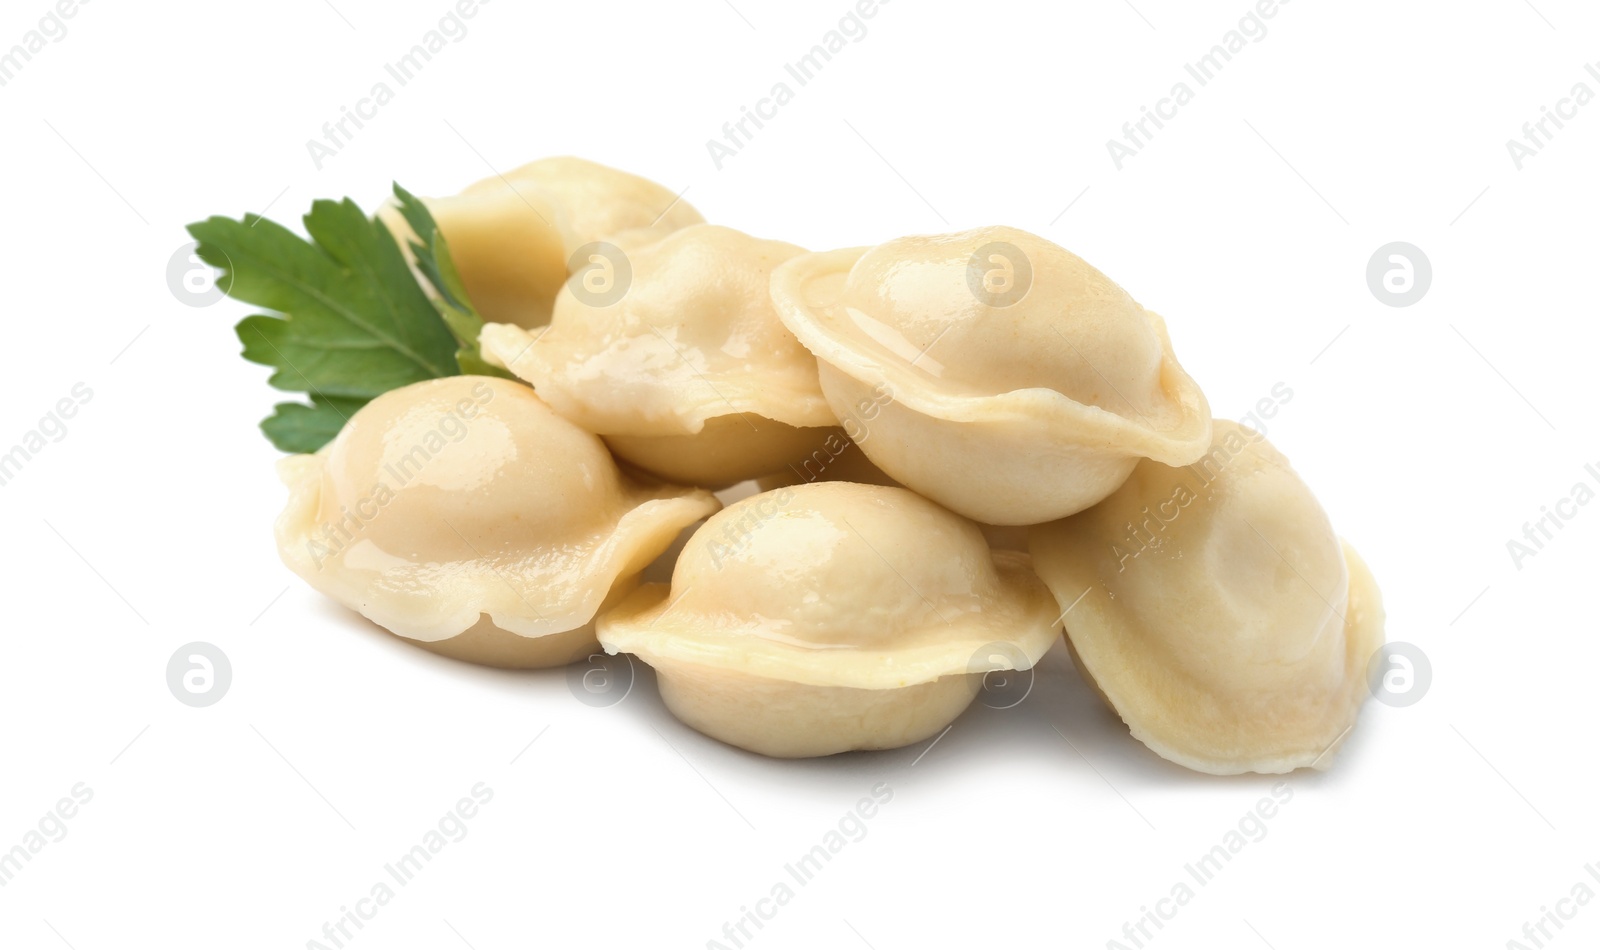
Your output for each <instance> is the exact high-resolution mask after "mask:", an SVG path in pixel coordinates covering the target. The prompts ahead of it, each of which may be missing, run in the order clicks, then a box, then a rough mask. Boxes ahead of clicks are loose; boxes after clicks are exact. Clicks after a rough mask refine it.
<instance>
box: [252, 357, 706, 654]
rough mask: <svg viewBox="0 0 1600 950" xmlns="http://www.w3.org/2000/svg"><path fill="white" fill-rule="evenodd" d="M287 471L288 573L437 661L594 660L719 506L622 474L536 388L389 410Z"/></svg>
mask: <svg viewBox="0 0 1600 950" xmlns="http://www.w3.org/2000/svg"><path fill="white" fill-rule="evenodd" d="M279 471H280V474H281V475H282V477H283V480H284V482H285V484H287V486H288V488H289V503H288V506H287V507H286V508H285V509H284V511H283V514H282V515H281V516H280V517H279V519H278V524H277V540H278V551H279V554H280V555H281V556H282V558H283V561H284V563H285V564H286V565H288V567H289V568H290V569H291V570H293V571H294V572H295V573H296V574H299V575H300V576H301V577H302V578H304V579H305V581H306V582H307V583H309V584H310V585H311V586H312V587H314V588H316V589H317V590H319V591H321V592H322V593H324V594H327V595H328V596H329V597H331V598H333V599H334V600H336V601H338V602H339V603H341V604H344V605H345V606H346V607H349V608H351V609H352V610H356V611H359V612H360V613H361V614H362V615H363V616H365V617H367V618H368V619H370V620H372V621H373V622H375V623H377V624H378V625H379V626H382V627H384V628H385V629H387V630H389V631H391V632H393V633H395V634H396V635H398V636H401V637H404V638H406V639H408V640H411V641H413V642H415V643H417V644H418V645H420V646H423V647H425V648H426V649H429V650H432V651H434V652H436V653H441V654H444V655H446V656H453V657H457V658H459V659H463V660H468V661H471V662H474V663H482V664H485V665H489V666H500V667H523V668H529V667H544V666H559V665H564V664H566V663H569V662H572V661H573V660H575V659H577V658H579V657H580V656H584V655H587V654H588V653H590V652H593V650H594V649H596V648H597V647H596V644H595V640H594V620H595V617H596V615H597V614H598V613H599V612H600V611H601V610H602V609H604V608H606V607H608V606H610V605H611V604H613V603H615V602H617V601H618V600H620V599H621V598H622V597H623V596H624V595H626V594H627V593H629V592H630V591H631V590H632V589H633V588H634V587H635V586H636V585H637V583H638V574H639V572H640V571H641V570H643V569H644V567H645V566H646V565H647V564H648V563H649V562H650V561H651V560H652V559H653V558H655V557H656V556H657V555H659V554H660V553H661V552H662V551H664V550H666V548H667V546H668V545H670V544H671V543H672V541H673V539H674V538H675V537H676V536H677V534H678V532H679V531H680V530H681V529H682V528H684V527H685V526H687V525H690V524H692V523H694V522H695V521H697V520H698V519H700V518H703V517H705V516H707V515H709V514H711V513H712V512H714V511H716V510H717V508H719V507H720V505H719V504H718V502H717V501H716V499H715V498H714V497H713V496H712V495H710V494H709V493H707V492H704V491H698V490H694V489H688V488H679V487H677V486H671V485H664V484H661V483H658V482H654V481H642V480H638V479H634V478H631V477H629V476H627V475H624V474H623V473H622V472H620V471H619V470H618V468H617V466H616V464H615V463H614V462H613V461H612V459H611V456H610V455H609V454H608V453H607V452H606V449H605V446H604V445H603V444H601V442H600V440H599V439H598V438H596V437H595V436H593V435H591V434H589V433H587V432H584V431H582V430H581V429H579V428H577V427H576V426H574V425H572V424H571V423H569V422H567V421H566V420H564V419H562V418H561V417H560V416H558V415H556V414H555V413H554V412H552V411H551V410H550V408H549V407H548V406H546V405H545V404H544V403H543V402H542V401H541V400H540V399H539V397H538V396H536V395H535V394H534V392H533V390H531V389H529V388H528V387H527V386H525V385H523V384H521V383H517V382H512V381H509V380H502V379H493V378H489V377H482V376H454V377H449V378H445V379H435V380H429V381H427V382H421V383H414V384H412V385H410V386H406V387H404V388H401V389H397V390H393V391H391V392H389V393H386V394H384V395H382V396H379V397H378V398H377V399H375V400H373V401H372V402H371V403H369V404H367V405H366V406H365V407H363V408H362V409H361V410H360V411H358V412H357V413H356V414H355V415H354V416H352V417H351V418H350V420H349V421H348V422H347V423H346V425H345V426H344V428H343V430H342V431H341V432H340V433H339V435H338V436H337V437H336V438H335V439H334V440H333V441H332V442H330V443H329V444H328V446H327V447H326V448H324V449H323V450H322V451H320V452H317V453H316V454H314V455H296V456H290V457H288V458H286V459H284V460H283V461H282V462H281V463H280V469H279Z"/></svg>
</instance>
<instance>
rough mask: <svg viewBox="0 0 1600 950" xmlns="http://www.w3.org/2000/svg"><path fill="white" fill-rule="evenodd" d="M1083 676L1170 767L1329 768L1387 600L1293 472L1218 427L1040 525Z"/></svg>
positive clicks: (1041, 555)
mask: <svg viewBox="0 0 1600 950" xmlns="http://www.w3.org/2000/svg"><path fill="white" fill-rule="evenodd" d="M1031 549H1032V551H1033V557H1034V566H1035V568H1037V570H1038V572H1039V575H1040V576H1041V577H1043V578H1044V580H1045V583H1047V584H1049V585H1050V589H1051V590H1052V591H1054V592H1055V595H1056V598H1057V600H1059V601H1060V602H1061V605H1062V607H1063V608H1064V609H1066V610H1067V613H1066V630H1067V639H1068V642H1069V644H1070V645H1071V646H1072V648H1073V652H1074V656H1075V658H1076V660H1077V663H1078V669H1079V670H1080V671H1081V672H1082V673H1083V675H1084V676H1085V677H1086V678H1087V679H1089V681H1090V682H1091V683H1093V684H1094V685H1095V686H1096V687H1097V688H1098V690H1099V691H1100V694H1101V696H1102V697H1104V698H1105V700H1106V701H1107V702H1108V703H1109V704H1110V705H1111V707H1112V709H1114V710H1115V711H1116V712H1117V714H1118V715H1120V716H1121V717H1122V719H1123V721H1124V722H1126V723H1127V724H1128V726H1129V728H1130V729H1131V730H1132V731H1133V735H1134V736H1135V737H1136V738H1138V739H1139V740H1141V741H1142V742H1144V743H1145V744H1146V745H1148V746H1149V747H1150V748H1151V749H1153V750H1155V752H1156V753H1157V754H1159V755H1161V756H1162V757H1163V758H1166V759H1170V760H1171V761H1173V762H1177V763H1178V764H1180V765H1185V766H1188V767H1189V768H1191V769H1196V770H1198V771H1201V772H1211V773H1214V774H1219V775H1231V774H1235V773H1240V772H1288V771H1291V770H1293V769H1297V768H1302V767H1306V766H1310V767H1314V768H1326V767H1327V766H1328V765H1329V764H1330V762H1331V761H1332V754H1333V752H1334V750H1335V748H1336V747H1337V746H1338V745H1339V744H1340V742H1342V741H1343V739H1344V737H1345V735H1346V734H1347V733H1348V732H1349V731H1350V729H1351V728H1352V727H1353V726H1354V725H1355V721H1356V714H1357V712H1358V711H1359V709H1360V707H1361V702H1362V700H1363V699H1364V698H1365V697H1366V694H1367V689H1368V687H1367V679H1366V671H1367V664H1368V662H1369V660H1370V659H1371V657H1372V655H1373V653H1374V652H1375V651H1376V650H1377V649H1378V648H1379V647H1380V646H1382V644H1383V604H1382V601H1381V600H1380V598H1379V593H1378V588H1377V585H1376V583H1375V582H1374V581H1373V578H1372V575H1371V574H1370V573H1369V572H1368V571H1367V568H1366V565H1365V564H1363V563H1362V561H1361V559H1360V558H1359V557H1358V556H1357V555H1356V553H1355V551H1354V550H1353V549H1351V548H1350V547H1349V546H1348V545H1346V544H1344V543H1343V542H1342V541H1340V539H1339V537H1338V535H1336V534H1334V531H1333V527H1332V525H1330V524H1329V523H1328V516H1327V515H1326V514H1325V513H1324V512H1323V510H1322V507H1321V506H1320V505H1318V504H1317V500H1316V498H1314V497H1313V496H1312V494H1311V491H1310V490H1309V489H1308V488H1306V486H1305V484H1304V483H1303V482H1302V481H1300V478H1299V476H1297V475H1296V474H1295V472H1294V470H1293V469H1292V468H1290V467H1289V462H1288V460H1287V459H1285V458H1284V457H1283V456H1282V455H1281V454H1279V453H1278V451H1277V450H1276V449H1274V448H1273V447H1272V446H1271V445H1270V444H1268V443H1267V441H1266V439H1265V438H1263V437H1262V436H1261V435H1260V434H1259V433H1256V432H1254V431H1253V430H1250V429H1247V428H1245V427H1243V426H1240V425H1237V424H1235V423H1232V422H1225V421H1221V420H1218V421H1217V423H1216V441H1215V442H1214V443H1213V444H1212V446H1211V449H1210V452H1209V453H1208V454H1207V455H1205V456H1203V457H1202V458H1201V459H1200V460H1199V461H1198V462H1196V463H1194V464H1193V465H1190V466H1187V467H1185V468H1169V467H1168V466H1165V465H1161V464H1159V463H1156V462H1149V461H1146V462H1141V463H1139V466H1138V467H1137V468H1136V469H1134V472H1133V475H1132V476H1131V477H1130V478H1129V479H1128V481H1127V483H1126V484H1124V485H1123V486H1122V487H1121V488H1119V489H1118V490H1117V491H1116V492H1115V493H1114V494H1112V495H1111V497H1110V498H1107V499H1106V500H1105V501H1103V502H1101V503H1100V504H1099V505H1096V506H1095V507H1093V508H1091V509H1089V510H1088V511H1085V512H1083V513H1082V514H1079V515H1075V516H1073V517H1071V518H1067V519H1064V520H1062V521H1058V522H1055V523H1053V524H1048V525H1041V526H1039V527H1036V528H1034V529H1033V530H1032V533H1031Z"/></svg>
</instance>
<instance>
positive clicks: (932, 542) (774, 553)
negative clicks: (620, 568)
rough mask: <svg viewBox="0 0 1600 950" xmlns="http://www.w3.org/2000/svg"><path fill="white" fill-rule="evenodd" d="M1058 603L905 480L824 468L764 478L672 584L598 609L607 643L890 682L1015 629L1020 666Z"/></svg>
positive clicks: (704, 537) (798, 676) (688, 558)
mask: <svg viewBox="0 0 1600 950" xmlns="http://www.w3.org/2000/svg"><path fill="white" fill-rule="evenodd" d="M1056 613H1057V608H1055V606H1054V601H1053V600H1052V599H1051V598H1050V596H1049V592H1048V591H1047V590H1046V589H1045V588H1044V586H1043V585H1042V584H1041V583H1040V582H1039V580H1038V578H1037V577H1035V576H1034V574H1033V572H1032V571H1031V569H1030V568H1029V562H1028V557H1027V555H1025V554H1022V553H1021V552H1014V551H1000V552H991V551H990V550H989V547H988V545H987V544H985V543H984V540H983V536H982V534H981V533H979V531H978V529H977V527H976V526H975V525H973V524H972V523H971V522H969V521H967V520H966V519H964V518H961V517H958V516H956V515H953V514H951V513H950V512H948V511H946V510H944V509H942V508H940V507H939V506H937V505H934V504H933V503H931V502H929V501H927V500H926V499H924V498H921V497H919V496H917V495H915V494H913V493H912V492H909V491H906V490H904V489H900V488H889V487H883V486H876V485H856V484H851V483H847V482H823V483H815V484H808V485H799V486H795V487H793V488H780V489H778V490H776V491H771V492H764V493H762V494H759V495H755V496H752V497H751V498H747V499H745V500H744V501H741V502H738V503H736V504H734V505H731V506H729V507H728V508H726V509H724V510H723V511H721V512H719V513H718V514H717V515H715V516H713V517H712V518H711V519H710V520H708V521H707V522H706V524H705V525H704V526H703V527H702V528H701V529H700V530H699V531H697V532H696V533H695V534H694V536H693V537H691V538H690V539H689V543H688V544H687V545H686V546H685V548H684V550H683V553H682V554H681V555H680V556H679V558H678V563H677V566H676V568H675V570H674V571H673V575H672V584H671V587H670V590H669V589H668V588H667V587H666V586H664V585H647V586H646V587H643V588H641V589H640V590H639V592H638V593H636V594H635V595H634V596H633V597H631V598H630V599H629V600H628V601H627V602H625V603H624V604H623V606H622V607H619V608H618V609H617V610H616V611H614V612H612V613H610V614H608V615H607V616H606V617H605V618H603V620H602V623H601V629H600V636H601V642H602V644H603V645H605V646H606V647H607V649H610V650H613V651H625V652H630V653H636V654H638V655H640V656H642V657H644V658H645V659H646V660H647V661H651V662H655V661H657V660H668V661H673V660H676V661H681V662H686V663H698V664H705V665H709V666H714V667H717V668H721V669H728V670H734V671H737V672H740V673H746V674H753V675H758V676H764V677H771V678H775V679H780V680H786V681H791V682H798V683H805V684H810V685H815V686H848V687H855V688H862V689H892V688H897V687H903V686H909V685H914V684H918V683H925V682H929V681H931V680H934V679H937V678H939V677H941V676H946V675H951V674H956V673H966V672H967V670H968V666H969V662H970V661H971V660H972V658H973V656H974V655H975V653H977V652H978V651H979V650H980V648H983V647H985V646H987V645H991V644H993V643H995V642H997V641H1010V642H1015V643H1016V644H1017V645H1018V647H1019V648H1020V651H1021V654H1022V655H1025V656H1026V657H1027V665H1029V666H1031V665H1032V663H1033V662H1034V661H1037V659H1038V658H1039V657H1040V656H1042V655H1043V654H1044V652H1045V650H1047V649H1048V648H1049V645H1050V643H1051V642H1052V641H1053V640H1054V637H1055V623H1054V621H1055V616H1056Z"/></svg>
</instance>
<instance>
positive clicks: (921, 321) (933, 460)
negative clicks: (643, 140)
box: [772, 227, 1211, 525]
mask: <svg viewBox="0 0 1600 950" xmlns="http://www.w3.org/2000/svg"><path fill="white" fill-rule="evenodd" d="M772 294H773V300H774V302H775V303H776V305H777V307H778V312H779V315H780V316H781V317H782V319H783V322H784V325H785V326H787V327H788V328H789V329H790V330H791V331H793V332H794V335H795V336H796V337H797V338H799V340H800V342H801V343H802V344H804V345H805V346H806V348H807V349H809V350H810V351H811V352H812V353H813V354H815V355H816V357H817V360H818V363H819V371H820V382H821V385H822V391H823V394H824V395H825V396H826V397H827V400H828V403H829V405H830V406H832V407H833V410H834V412H835V413H836V414H837V415H838V416H839V418H840V420H841V421H843V422H844V423H845V425H846V426H850V425H851V424H852V423H854V422H857V421H858V417H857V409H858V408H859V407H861V406H872V407H874V414H875V416H876V418H874V419H872V420H871V421H870V422H868V423H865V426H866V429H867V431H868V433H869V435H870V437H869V438H864V439H863V438H858V441H859V442H860V444H861V447H862V450H863V451H864V452H865V453H866V455H867V457H868V458H870V459H871V460H872V461H873V462H874V463H875V464H876V465H877V466H878V467H879V468H881V469H882V470H883V471H884V472H886V473H887V474H888V475H889V476H891V477H892V478H894V479H895V480H897V481H899V482H900V483H901V484H904V485H905V486H906V487H907V488H910V489H912V490H914V491H916V492H918V493H920V494H922V495H926V496H927V497H929V498H931V499H933V500H934V501H937V502H939V503H940V504H942V505H944V506H946V507H947V508H950V509H951V510H953V511H956V512H959V513H960V514H963V515H966V516H967V517H969V518H973V519H975V520H978V521H982V522H987V523H990V524H996V525H1028V524H1038V523H1041V522H1044V521H1049V520H1052V519H1055V518H1060V517H1062V516H1064V515H1069V514H1072V513H1074V512H1077V511H1081V510H1083V509H1084V508H1087V507H1089V506H1090V505H1092V504H1094V503H1095V502H1097V501H1099V500H1100V499H1102V498H1104V497H1105V496H1106V495H1108V494H1110V493H1111V492H1112V491H1114V490H1115V489H1116V487H1117V486H1118V485H1120V484H1122V481H1123V479H1125V478H1127V476H1128V473H1129V472H1131V471H1133V467H1134V465H1135V464H1137V463H1138V462H1139V460H1140V459H1143V458H1149V459H1154V460H1156V461H1158V462H1163V463H1166V464H1169V465H1185V464H1188V463H1189V462H1192V461H1194V460H1195V459H1196V458H1198V457H1199V456H1200V454H1201V453H1202V452H1204V451H1205V447H1206V445H1207V444H1208V443H1209V441H1210V436H1211V413H1210V409H1209V407H1208V406H1207V404H1206V400H1205V396H1204V395H1203V394H1202V393H1201V392H1200V388H1199V387H1198V386H1196V385H1195V383H1194V381H1193V380H1192V379H1190V378H1189V375H1188V374H1187V373H1185V372H1184V371H1183V368H1182V367H1181V366H1179V365H1178V361H1177V358H1176V356H1175V355H1174V354H1173V350H1172V343H1171V341H1170V340H1169V339H1168V337H1167V329H1166V325H1165V323H1164V322H1163V321H1162V320H1161V318H1160V317H1158V316H1157V315H1155V314H1154V313H1151V312H1150V311H1148V310H1146V309H1144V308H1143V307H1142V306H1140V305H1139V304H1138V303H1137V302H1136V301H1135V300H1134V299H1133V298H1132V297H1130V296H1129V295H1128V293H1127V292H1126V291H1124V290H1123V289H1122V288H1121V287H1118V286H1117V285H1116V284H1115V283H1113V282H1112V281H1111V280H1110V279H1109V278H1107V277H1106V276H1105V275H1104V274H1102V273H1100V272H1099V271H1097V270H1095V269H1094V268H1093V267H1091V266H1089V265H1088V264H1087V263H1085V262H1084V261H1083V260H1082V259H1081V258H1079V257H1077V256H1076V255H1074V254H1072V253H1071V252H1069V251H1067V250H1066V249H1064V248H1061V247H1059V246H1057V245H1055V244H1052V243H1051V242H1049V241H1047V240H1045V239H1043V238H1040V237H1036V236H1034V235H1032V234H1028V233H1027V232H1025V231H1020V230H1017V229H1015V228H1001V227H993V228H982V229H978V230H974V231H964V232H961V233H957V234H946V235H938V236H932V237H907V238H901V239H899V240H895V241H890V242H888V243H887V244H881V245H879V246H877V247H874V248H870V249H869V248H850V249H846V250H839V251H828V252H825V253H818V254H808V255H805V256H803V257H797V258H795V259H793V260H790V261H788V262H786V263H785V264H784V265H783V266H781V267H779V268H778V270H777V271H776V272H775V273H774V274H773V280H772ZM880 393H887V398H886V399H884V398H879V397H878V395H877V394H880Z"/></svg>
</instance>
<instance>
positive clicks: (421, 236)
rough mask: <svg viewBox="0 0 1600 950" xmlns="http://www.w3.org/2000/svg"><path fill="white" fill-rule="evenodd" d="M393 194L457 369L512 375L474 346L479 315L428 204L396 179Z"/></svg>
mask: <svg viewBox="0 0 1600 950" xmlns="http://www.w3.org/2000/svg"><path fill="white" fill-rule="evenodd" d="M394 195H395V197H396V198H398V199H399V200H400V214H401V216H403V217H404V218H405V219H406V223H407V224H409V225H410V226H411V231H412V233H413V234H414V235H416V237H415V239H413V240H412V241H411V242H410V246H411V253H412V254H413V255H414V256H415V257H416V262H417V270H418V271H420V272H421V273H422V276H423V277H425V278H427V280H428V283H429V284H430V285H432V287H433V289H434V292H435V293H437V294H438V296H437V297H436V298H435V299H434V301H433V303H434V306H435V307H437V308H438V309H439V316H440V317H441V318H443V319H444V322H445V325H446V326H448V327H449V328H450V332H451V333H452V334H453V335H454V336H455V338H456V343H457V344H458V345H459V346H460V349H458V350H456V362H457V363H458V364H460V366H461V371H462V372H463V373H471V374H473V375H476V376H500V377H504V378H505V379H514V378H515V377H513V376H512V375H511V374H510V373H507V372H506V371H505V370H502V369H500V368H499V367H497V366H492V365H490V364H489V363H488V362H487V361H485V360H484V358H483V354H482V353H481V352H480V351H479V349H478V334H479V333H480V332H482V331H483V316H482V314H480V313H478V311H477V309H476V308H475V307H473V306H472V301H471V300H468V299H467V288H466V285H465V284H463V283H462V281H461V275H460V273H458V272H457V271H456V265H455V261H454V260H452V259H451V257H450V246H449V245H448V244H446V243H445V240H444V235H443V234H442V233H441V232H440V231H439V225H438V224H436V223H435V222H434V220H433V215H432V213H430V212H429V211H428V206H427V205H425V204H423V203H422V202H421V201H419V200H418V199H417V197H416V196H415V195H413V194H411V192H409V191H406V190H405V189H404V188H401V187H400V185H399V183H398V182H397V183H396V184H395V186H394Z"/></svg>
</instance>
